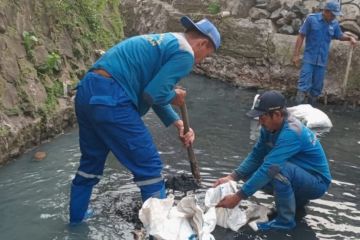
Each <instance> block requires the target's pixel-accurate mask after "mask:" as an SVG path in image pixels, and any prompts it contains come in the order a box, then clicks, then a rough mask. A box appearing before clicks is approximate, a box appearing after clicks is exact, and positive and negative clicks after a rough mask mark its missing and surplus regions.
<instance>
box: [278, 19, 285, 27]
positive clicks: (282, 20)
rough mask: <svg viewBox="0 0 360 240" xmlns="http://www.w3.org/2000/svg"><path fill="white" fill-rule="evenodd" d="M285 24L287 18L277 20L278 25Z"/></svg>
mask: <svg viewBox="0 0 360 240" xmlns="http://www.w3.org/2000/svg"><path fill="white" fill-rule="evenodd" d="M284 25H286V19H285V18H280V19H279V20H277V21H276V26H278V27H282V26H284Z"/></svg>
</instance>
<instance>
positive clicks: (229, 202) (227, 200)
mask: <svg viewBox="0 0 360 240" xmlns="http://www.w3.org/2000/svg"><path fill="white" fill-rule="evenodd" d="M240 201H241V197H240V195H238V194H236V193H233V194H230V195H227V196H225V197H224V198H223V199H222V200H221V201H220V202H219V203H218V204H217V205H216V207H222V208H234V207H236V205H238V203H239V202H240Z"/></svg>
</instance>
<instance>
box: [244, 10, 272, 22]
mask: <svg viewBox="0 0 360 240" xmlns="http://www.w3.org/2000/svg"><path fill="white" fill-rule="evenodd" d="M249 16H250V18H251V19H252V20H259V19H262V18H268V17H269V16H270V13H269V12H268V11H267V10H265V9H260V8H256V7H253V8H251V9H250V12H249Z"/></svg>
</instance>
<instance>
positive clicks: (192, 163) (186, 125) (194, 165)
mask: <svg viewBox="0 0 360 240" xmlns="http://www.w3.org/2000/svg"><path fill="white" fill-rule="evenodd" d="M180 111H181V117H182V120H183V123H184V134H186V133H187V132H189V130H190V125H189V116H188V113H187V108H186V103H184V104H183V105H182V106H181V107H180ZM187 152H188V158H189V161H190V168H191V173H192V175H193V176H194V178H195V179H196V180H197V181H198V182H199V183H200V181H201V177H200V170H199V164H198V162H197V160H196V157H195V153H194V149H193V147H192V145H191V144H190V145H189V147H187Z"/></svg>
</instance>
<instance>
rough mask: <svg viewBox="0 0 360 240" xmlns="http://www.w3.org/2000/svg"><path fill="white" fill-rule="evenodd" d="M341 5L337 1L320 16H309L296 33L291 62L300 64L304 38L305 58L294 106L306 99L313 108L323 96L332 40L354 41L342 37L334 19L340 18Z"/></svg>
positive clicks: (349, 37) (328, 4) (317, 14)
mask: <svg viewBox="0 0 360 240" xmlns="http://www.w3.org/2000/svg"><path fill="white" fill-rule="evenodd" d="M341 15H342V13H341V11H340V4H339V2H338V1H336V0H332V1H329V2H327V3H326V5H325V8H324V10H323V12H321V13H314V14H310V15H309V16H308V17H307V18H306V20H305V22H304V23H303V25H302V26H301V28H300V30H299V35H298V37H297V40H296V45H295V51H294V56H293V62H294V64H295V65H296V66H299V64H300V57H299V56H300V49H301V46H302V44H303V42H304V38H306V42H305V50H304V57H303V60H302V67H301V70H300V78H299V81H298V86H297V94H296V103H297V104H302V103H304V102H305V98H306V96H307V98H308V101H307V102H308V103H309V104H311V105H314V104H315V103H316V102H317V99H318V97H319V95H320V94H321V92H322V89H323V85H324V78H325V72H326V65H327V62H328V55H329V47H330V42H331V40H332V39H338V40H341V41H350V42H351V44H352V45H353V46H354V45H355V44H356V40H355V38H353V37H351V36H347V35H345V34H343V33H342V31H341V29H340V26H339V21H338V20H336V17H337V16H341Z"/></svg>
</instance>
